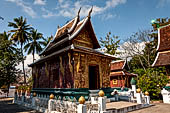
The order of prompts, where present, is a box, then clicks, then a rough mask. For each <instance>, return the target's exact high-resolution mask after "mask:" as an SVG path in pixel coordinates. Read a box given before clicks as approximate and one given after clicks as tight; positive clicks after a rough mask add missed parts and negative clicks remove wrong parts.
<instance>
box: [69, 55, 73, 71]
mask: <svg viewBox="0 0 170 113" xmlns="http://www.w3.org/2000/svg"><path fill="white" fill-rule="evenodd" d="M68 57H69V69H70V72H71V73H73V66H72V65H71V54H70V53H68Z"/></svg>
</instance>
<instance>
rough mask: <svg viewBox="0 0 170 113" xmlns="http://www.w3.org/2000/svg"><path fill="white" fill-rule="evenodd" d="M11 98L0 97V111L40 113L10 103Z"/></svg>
mask: <svg viewBox="0 0 170 113" xmlns="http://www.w3.org/2000/svg"><path fill="white" fill-rule="evenodd" d="M12 101H13V100H12V99H7V98H3V99H0V113H22V112H24V113H40V112H37V111H35V110H33V109H28V108H25V107H22V106H19V105H17V104H13V103H12Z"/></svg>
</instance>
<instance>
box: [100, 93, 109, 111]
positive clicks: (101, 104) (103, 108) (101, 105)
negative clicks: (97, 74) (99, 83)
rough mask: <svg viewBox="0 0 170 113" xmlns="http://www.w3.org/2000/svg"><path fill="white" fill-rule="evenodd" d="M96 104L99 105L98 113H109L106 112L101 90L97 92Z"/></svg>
mask: <svg viewBox="0 0 170 113" xmlns="http://www.w3.org/2000/svg"><path fill="white" fill-rule="evenodd" d="M98 104H99V112H100V113H109V112H107V111H106V98H105V97H104V91H103V90H100V91H99V98H98Z"/></svg>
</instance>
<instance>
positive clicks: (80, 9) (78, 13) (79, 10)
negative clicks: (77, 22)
mask: <svg viewBox="0 0 170 113" xmlns="http://www.w3.org/2000/svg"><path fill="white" fill-rule="evenodd" d="M80 11H81V7H80V9H79V11H78V14H77V15H78V16H79V15H80Z"/></svg>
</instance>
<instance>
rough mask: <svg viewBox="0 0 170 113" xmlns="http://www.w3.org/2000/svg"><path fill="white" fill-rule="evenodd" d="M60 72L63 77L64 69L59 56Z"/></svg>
mask: <svg viewBox="0 0 170 113" xmlns="http://www.w3.org/2000/svg"><path fill="white" fill-rule="evenodd" d="M60 71H61V73H62V74H63V75H64V67H63V63H62V57H61V56H60Z"/></svg>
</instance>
